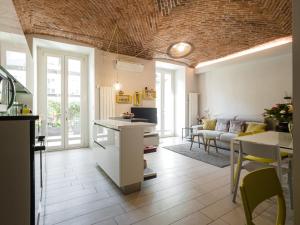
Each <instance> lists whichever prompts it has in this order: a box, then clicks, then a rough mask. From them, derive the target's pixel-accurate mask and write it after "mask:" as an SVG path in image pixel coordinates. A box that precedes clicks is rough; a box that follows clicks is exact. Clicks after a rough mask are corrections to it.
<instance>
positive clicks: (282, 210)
mask: <svg viewBox="0 0 300 225" xmlns="http://www.w3.org/2000/svg"><path fill="white" fill-rule="evenodd" d="M240 191H241V196H242V201H243V206H244V211H245V217H246V224H247V225H255V224H254V223H253V217H252V214H253V211H254V209H255V208H256V207H257V206H258V205H259V204H260V203H262V202H263V201H265V200H267V199H269V198H271V197H274V196H277V218H276V225H284V224H285V219H286V206H285V200H284V196H283V191H282V188H281V183H280V181H279V179H278V176H277V174H276V171H275V169H274V168H264V169H260V170H256V171H254V172H251V173H249V174H247V175H246V176H245V177H244V179H243V182H242V185H241V187H240Z"/></svg>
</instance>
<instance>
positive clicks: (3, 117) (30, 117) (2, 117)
mask: <svg viewBox="0 0 300 225" xmlns="http://www.w3.org/2000/svg"><path fill="white" fill-rule="evenodd" d="M38 119H39V116H38V115H18V116H11V115H0V120H38Z"/></svg>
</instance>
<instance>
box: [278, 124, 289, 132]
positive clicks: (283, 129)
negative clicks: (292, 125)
mask: <svg viewBox="0 0 300 225" xmlns="http://www.w3.org/2000/svg"><path fill="white" fill-rule="evenodd" d="M276 131H278V132H286V133H289V132H290V131H289V123H288V122H279V123H278V125H277V126H276Z"/></svg>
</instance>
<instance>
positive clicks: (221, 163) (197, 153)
mask: <svg viewBox="0 0 300 225" xmlns="http://www.w3.org/2000/svg"><path fill="white" fill-rule="evenodd" d="M163 148H165V149H168V150H170V151H173V152H176V153H179V154H181V155H184V156H187V157H190V158H193V159H196V160H199V161H202V162H205V163H208V164H211V165H214V166H217V167H220V168H223V167H226V166H229V165H230V151H229V150H224V149H220V148H219V149H218V152H216V150H215V148H214V147H210V151H209V154H208V153H207V152H205V151H204V147H203V145H201V148H199V147H198V144H194V145H193V148H192V149H191V150H190V144H189V143H186V144H180V145H172V146H165V147H163Z"/></svg>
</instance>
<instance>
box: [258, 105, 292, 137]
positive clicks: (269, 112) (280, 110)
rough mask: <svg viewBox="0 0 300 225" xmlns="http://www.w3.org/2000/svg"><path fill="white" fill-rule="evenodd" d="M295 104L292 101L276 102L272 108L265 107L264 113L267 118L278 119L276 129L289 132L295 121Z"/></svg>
mask: <svg viewBox="0 0 300 225" xmlns="http://www.w3.org/2000/svg"><path fill="white" fill-rule="evenodd" d="M293 111H294V109H293V105H292V104H291V103H282V104H276V105H274V106H273V107H272V108H270V109H265V113H264V114H263V115H264V117H265V118H266V119H273V120H276V121H277V126H276V130H277V131H280V132H289V131H290V129H291V127H292V122H293Z"/></svg>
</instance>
